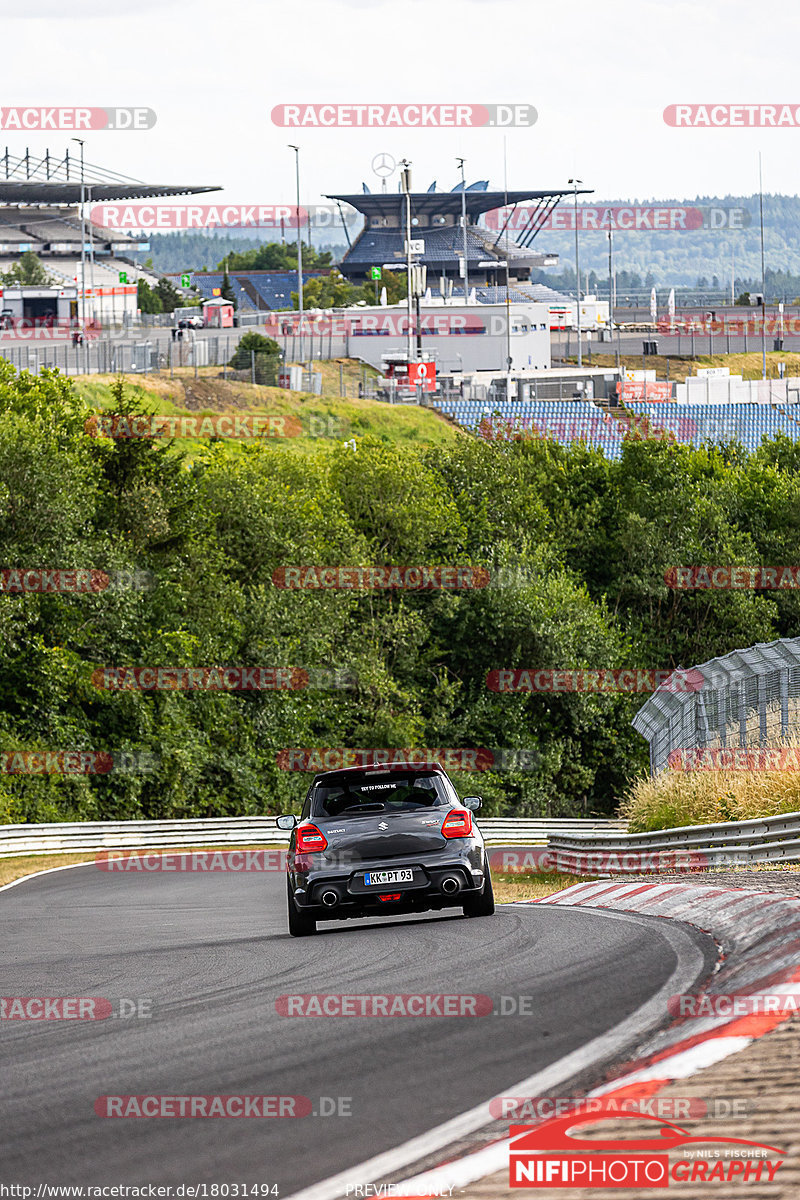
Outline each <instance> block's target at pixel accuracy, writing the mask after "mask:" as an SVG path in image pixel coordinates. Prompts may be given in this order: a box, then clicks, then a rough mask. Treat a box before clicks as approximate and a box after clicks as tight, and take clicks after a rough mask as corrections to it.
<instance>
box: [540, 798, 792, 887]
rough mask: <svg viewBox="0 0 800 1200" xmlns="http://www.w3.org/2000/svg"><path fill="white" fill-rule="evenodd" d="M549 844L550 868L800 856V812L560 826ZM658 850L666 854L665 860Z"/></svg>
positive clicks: (597, 870)
mask: <svg viewBox="0 0 800 1200" xmlns="http://www.w3.org/2000/svg"><path fill="white" fill-rule="evenodd" d="M547 849H548V855H549V860H550V869H552V870H565V871H570V872H575V873H580V874H582V875H592V874H601V873H602V874H608V873H610V872H613V871H614V870H621V871H637V870H642V869H644V870H648V871H652V870H656V871H657V870H659V869H661V870H665V871H667V870H674V869H675V867H676V866H683V867H684V868H695V869H700V868H702V867H725V866H744V865H747V864H748V863H769V862H786V863H790V862H800V812H795V813H781V814H780V815H778V816H775V817H760V818H758V819H757V820H751V821H725V822H721V823H720V824H717V825H682V826H679V827H678V828H676V829H658V830H655V831H654V832H652V833H625V832H615V831H611V830H609V831H607V832H603V833H598V834H592V833H583V834H582V833H578V832H573V831H570V832H569V833H567V832H561V831H560V830H559V831H558V832H556V833H554V834H552V835H551V836H550V837H549V838H548V842H547ZM659 856H662V860H663V861H662V862H661V865H660V866H659ZM592 858H595V859H596V861H595V862H594V863H592ZM614 859H616V860H617V862H618V863H619V865H618V866H617V865H616V863H615V862H614ZM637 862H638V864H639V865H638V866H637Z"/></svg>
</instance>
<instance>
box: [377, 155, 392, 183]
mask: <svg viewBox="0 0 800 1200" xmlns="http://www.w3.org/2000/svg"><path fill="white" fill-rule="evenodd" d="M372 170H373V173H374V174H375V175H379V176H380V177H381V179H386V178H387V177H388V176H389V175H393V174H394V172H395V171H396V170H397V163H396V162H395V160H394V159H393V158H392V156H391V154H376V155H375V157H374V158H373V160H372Z"/></svg>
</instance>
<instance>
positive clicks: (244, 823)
mask: <svg viewBox="0 0 800 1200" xmlns="http://www.w3.org/2000/svg"><path fill="white" fill-rule="evenodd" d="M276 819H277V818H276V817H210V818H203V819H200V818H198V819H196V820H191V819H188V820H181V821H73V822H59V823H56V824H42V825H0V858H10V857H12V856H14V855H27V854H32V855H36V854H56V853H65V852H72V853H74V852H80V853H82V852H83V851H87V852H94V851H98V850H108V849H117V850H120V849H126V848H127V849H133V848H138V849H142V850H145V849H159V848H172V847H175V848H180V847H189V846H198V847H202V846H228V845H231V846H236V845H239V846H257V845H270V846H285V845H287V844H288V841H289V834H288V833H287V832H286V831H284V830H282V829H278V828H277V827H276V824H275V821H276ZM478 825H479V827H480V829H481V831H482V832H483V835H484V837H485V838H486V840H487V841H492V842H497V841H503V842H509V841H511V842H514V843H516V844H518V845H537V844H543V843H544V842H546V841H547V839H548V837H551V836H553V835H554V834H556V833H562V834H574V833H579V832H583V833H592V834H600V833H602V832H605V831H608V832H617V833H623V832H624V831H625V829H626V828H627V823H626V822H625V821H619V820H603V819H600V818H598V819H597V820H588V819H587V820H583V819H578V818H576V819H574V820H572V819H569V818H553V819H549V818H547V819H544V818H537V817H531V818H504V817H487V818H485V819H482V820H479V821H478Z"/></svg>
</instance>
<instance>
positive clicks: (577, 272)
mask: <svg viewBox="0 0 800 1200" xmlns="http://www.w3.org/2000/svg"><path fill="white" fill-rule="evenodd" d="M568 182H569V183H571V184H573V186H574V188H575V284H576V288H577V290H576V292H575V310H576V312H577V314H578V366H579V367H582V366H583V349H582V345H581V342H582V338H581V260H580V256H579V253H578V184H579V183H583V180H582V179H570V180H568Z"/></svg>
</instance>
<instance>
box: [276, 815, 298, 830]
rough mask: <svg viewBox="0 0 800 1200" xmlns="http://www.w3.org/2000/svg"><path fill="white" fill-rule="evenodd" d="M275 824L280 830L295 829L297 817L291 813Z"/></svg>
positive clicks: (280, 818)
mask: <svg viewBox="0 0 800 1200" xmlns="http://www.w3.org/2000/svg"><path fill="white" fill-rule="evenodd" d="M275 824H276V825H277V826H278V829H294V827H295V825H296V824H297V817H296V816H294V814H293V813H289V814H288V815H287V816H285V817H278V819H277V821H276V822H275Z"/></svg>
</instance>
